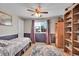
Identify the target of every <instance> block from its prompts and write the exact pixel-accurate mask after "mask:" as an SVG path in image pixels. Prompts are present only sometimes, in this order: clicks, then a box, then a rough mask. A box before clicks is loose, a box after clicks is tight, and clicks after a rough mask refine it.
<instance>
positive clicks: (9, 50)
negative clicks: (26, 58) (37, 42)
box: [0, 38, 31, 56]
mask: <svg viewBox="0 0 79 59" xmlns="http://www.w3.org/2000/svg"><path fill="white" fill-rule="evenodd" d="M29 46H31V40H30V38H16V39H12V40H0V56H17V55H21V54H22V53H24V52H25V50H26V49H28V48H29Z"/></svg>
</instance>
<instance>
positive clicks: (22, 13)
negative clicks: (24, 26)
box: [0, 3, 72, 19]
mask: <svg viewBox="0 0 79 59" xmlns="http://www.w3.org/2000/svg"><path fill="white" fill-rule="evenodd" d="M37 5H38V4H37V3H4V4H3V3H0V8H2V9H6V10H8V11H10V12H12V13H14V14H16V15H17V16H19V17H22V18H24V19H25V18H37V17H36V16H31V14H32V12H29V11H27V9H28V8H29V9H30V8H31V7H32V8H35V7H36V6H37ZM71 5H72V3H41V7H42V9H43V10H44V11H48V14H42V18H45V17H52V16H58V15H64V10H65V8H67V7H69V6H71Z"/></svg>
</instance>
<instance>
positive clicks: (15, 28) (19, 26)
mask: <svg viewBox="0 0 79 59" xmlns="http://www.w3.org/2000/svg"><path fill="white" fill-rule="evenodd" d="M0 11H3V12H6V13H7V14H9V15H11V16H12V26H3V25H0V37H1V36H7V35H13V34H19V37H20V36H21V37H23V33H24V20H22V19H20V18H18V17H17V16H16V15H14V14H12V13H11V12H9V11H8V10H6V9H0Z"/></svg>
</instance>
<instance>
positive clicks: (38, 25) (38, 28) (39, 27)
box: [34, 21, 47, 33]
mask: <svg viewBox="0 0 79 59" xmlns="http://www.w3.org/2000/svg"><path fill="white" fill-rule="evenodd" d="M34 28H35V32H39V33H40V32H46V30H47V21H35V24H34Z"/></svg>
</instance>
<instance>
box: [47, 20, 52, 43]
mask: <svg viewBox="0 0 79 59" xmlns="http://www.w3.org/2000/svg"><path fill="white" fill-rule="evenodd" d="M47 23H48V30H47V35H48V38H47V41H48V42H47V43H48V44H51V39H50V19H48V20H47Z"/></svg>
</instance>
